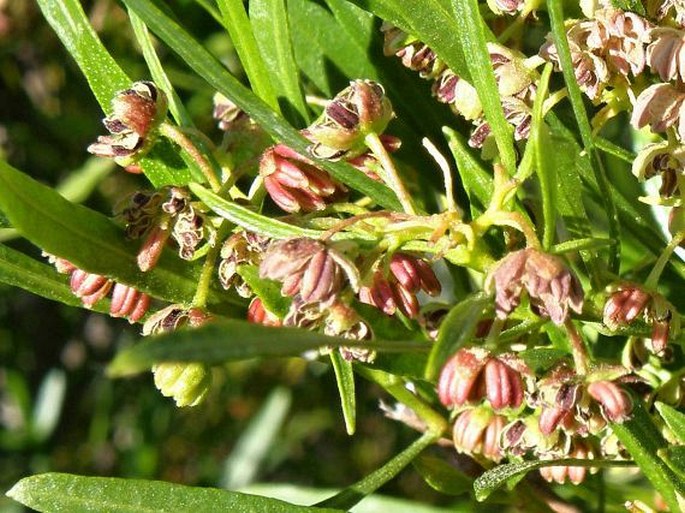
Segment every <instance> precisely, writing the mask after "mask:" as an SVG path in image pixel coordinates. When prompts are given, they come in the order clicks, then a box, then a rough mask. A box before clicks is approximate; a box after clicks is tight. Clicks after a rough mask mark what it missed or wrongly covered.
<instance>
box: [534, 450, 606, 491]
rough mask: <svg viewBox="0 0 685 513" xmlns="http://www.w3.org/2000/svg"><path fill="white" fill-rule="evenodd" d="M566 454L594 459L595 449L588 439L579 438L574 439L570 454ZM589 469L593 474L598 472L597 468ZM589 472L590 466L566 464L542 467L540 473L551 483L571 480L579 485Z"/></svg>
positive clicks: (582, 458) (578, 457) (577, 457)
mask: <svg viewBox="0 0 685 513" xmlns="http://www.w3.org/2000/svg"><path fill="white" fill-rule="evenodd" d="M564 456H566V457H568V458H575V459H579V460H584V459H588V460H593V459H595V450H594V449H593V447H592V446H591V445H590V444H589V443H588V442H587V441H585V440H582V439H577V440H574V442H573V444H572V446H571V450H570V451H569V452H568V454H566V455H564ZM589 470H590V472H591V473H593V474H594V473H595V472H597V469H596V468H590V469H589ZM587 472H588V467H573V466H565V465H555V466H550V467H541V468H540V475H541V476H542V477H543V478H544V479H545V481H548V482H550V483H551V482H556V483H558V484H564V483H565V482H566V480H569V481H571V483H573V484H574V485H579V484H580V483H582V482H583V481H584V480H585V476H586V475H587Z"/></svg>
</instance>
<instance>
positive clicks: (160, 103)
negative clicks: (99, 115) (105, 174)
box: [88, 81, 167, 166]
mask: <svg viewBox="0 0 685 513" xmlns="http://www.w3.org/2000/svg"><path fill="white" fill-rule="evenodd" d="M166 110H167V101H166V96H165V95H164V93H163V92H162V91H159V90H158V89H157V87H156V86H155V85H154V84H153V83H152V82H146V81H141V82H134V83H133V85H132V86H131V88H130V89H126V90H124V91H120V92H119V93H117V94H116V95H115V96H114V98H113V99H112V114H111V115H110V116H108V117H106V118H105V119H104V120H103V123H104V125H105V128H107V130H108V131H109V132H110V134H111V135H106V136H100V137H98V140H97V142H96V143H94V144H91V145H90V146H89V147H88V151H89V152H90V153H93V154H94V155H98V156H100V157H106V158H114V159H115V160H116V161H117V163H118V164H120V165H122V166H126V165H129V164H132V163H133V162H134V161H135V160H136V159H137V158H138V157H140V156H141V155H142V154H143V153H144V152H145V151H146V150H147V148H149V146H150V144H149V142H150V141H149V135H150V134H151V132H152V131H153V130H154V129H155V128H157V126H158V125H159V124H160V123H161V122H162V121H163V120H164V117H165V116H166Z"/></svg>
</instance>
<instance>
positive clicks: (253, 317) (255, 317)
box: [247, 297, 283, 326]
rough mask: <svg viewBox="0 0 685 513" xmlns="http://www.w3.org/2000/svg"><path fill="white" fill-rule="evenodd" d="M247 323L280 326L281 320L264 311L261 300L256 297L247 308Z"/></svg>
mask: <svg viewBox="0 0 685 513" xmlns="http://www.w3.org/2000/svg"><path fill="white" fill-rule="evenodd" d="M247 321H248V322H251V323H253V324H263V325H264V326H281V325H282V324H283V323H282V322H281V320H280V319H279V318H278V317H277V316H276V315H274V314H272V313H271V312H270V311H269V310H267V309H266V307H265V306H264V303H263V302H262V300H261V299H260V298H258V297H256V298H254V299H253V300H252V301H251V302H250V306H249V307H248V308H247Z"/></svg>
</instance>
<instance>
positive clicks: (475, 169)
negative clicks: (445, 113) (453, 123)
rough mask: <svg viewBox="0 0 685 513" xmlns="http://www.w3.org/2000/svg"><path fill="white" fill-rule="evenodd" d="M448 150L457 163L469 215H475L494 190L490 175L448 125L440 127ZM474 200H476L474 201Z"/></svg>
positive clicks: (484, 205) (486, 202) (482, 207)
mask: <svg viewBox="0 0 685 513" xmlns="http://www.w3.org/2000/svg"><path fill="white" fill-rule="evenodd" d="M442 131H443V133H444V134H445V137H446V138H447V144H448V145H449V148H450V151H451V152H452V155H453V156H454V160H455V162H456V163H457V171H458V172H459V176H460V177H461V183H462V185H463V186H464V189H465V190H466V194H467V195H468V197H469V202H470V203H471V215H472V216H474V217H475V216H476V215H478V214H479V213H480V212H482V211H483V210H485V207H487V206H488V204H489V203H490V198H491V197H492V192H493V190H494V186H493V181H492V175H491V174H490V173H488V172H487V171H486V169H485V168H484V167H483V165H482V164H481V163H480V161H479V160H477V159H476V158H475V157H474V156H473V155H472V154H471V151H470V150H469V149H468V148H467V147H466V144H465V143H464V141H463V138H462V136H461V134H459V133H458V132H456V131H455V130H452V129H451V128H449V127H443V128H442ZM474 200H476V201H477V203H476V201H474Z"/></svg>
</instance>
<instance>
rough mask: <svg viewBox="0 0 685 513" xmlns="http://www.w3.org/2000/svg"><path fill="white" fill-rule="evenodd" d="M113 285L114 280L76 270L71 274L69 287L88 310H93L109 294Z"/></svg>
mask: <svg viewBox="0 0 685 513" xmlns="http://www.w3.org/2000/svg"><path fill="white" fill-rule="evenodd" d="M112 284H113V282H112V280H110V279H107V278H105V277H104V276H100V275H99V274H92V273H88V272H86V271H83V270H81V269H75V270H74V271H73V272H72V273H71V279H70V283H69V286H70V287H71V291H72V292H73V293H74V295H75V296H76V297H78V298H80V299H81V301H82V302H83V305H84V306H85V307H86V308H93V305H94V304H95V303H97V302H98V301H100V300H101V299H102V298H104V297H105V296H106V295H107V294H108V293H109V291H110V289H111V288H112Z"/></svg>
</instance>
